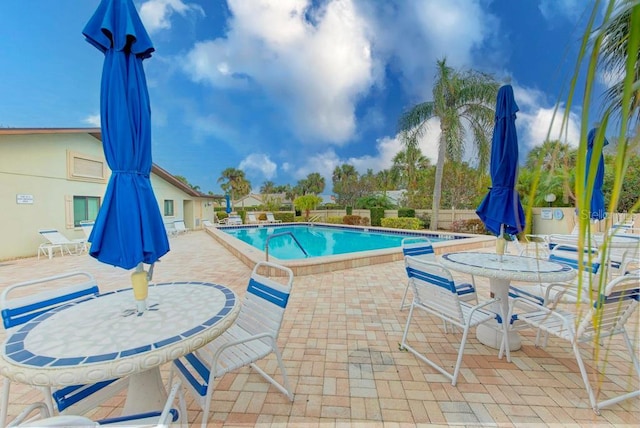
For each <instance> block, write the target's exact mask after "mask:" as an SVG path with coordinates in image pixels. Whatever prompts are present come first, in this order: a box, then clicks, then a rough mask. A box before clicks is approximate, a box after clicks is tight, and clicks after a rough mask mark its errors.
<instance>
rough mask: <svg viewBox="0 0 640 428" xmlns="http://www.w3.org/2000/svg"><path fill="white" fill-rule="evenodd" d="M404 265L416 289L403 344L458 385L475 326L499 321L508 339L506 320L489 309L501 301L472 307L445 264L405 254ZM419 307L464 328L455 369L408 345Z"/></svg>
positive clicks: (453, 383) (413, 288)
mask: <svg viewBox="0 0 640 428" xmlns="http://www.w3.org/2000/svg"><path fill="white" fill-rule="evenodd" d="M405 264H406V266H407V274H408V275H409V283H410V284H411V288H412V290H413V301H412V302H411V307H410V309H409V316H408V318H407V323H406V325H405V328H404V333H403V335H402V342H401V344H400V346H401V348H403V349H407V350H408V351H409V352H411V353H412V354H414V355H415V356H416V357H418V358H419V359H421V360H422V361H424V362H425V363H427V364H429V365H430V366H431V367H433V368H434V369H436V370H438V371H439V372H440V373H442V374H443V375H445V376H446V377H447V378H449V379H450V380H451V385H453V386H455V385H456V383H457V381H458V375H459V373H460V366H461V364H462V355H463V354H464V348H465V345H466V343H467V336H468V335H469V330H470V329H471V328H472V327H475V326H477V325H479V324H482V323H485V322H489V321H493V320H497V321H498V323H499V324H501V325H503V326H504V333H505V334H503V336H504V337H505V340H506V338H507V335H506V325H505V324H506V323H503V322H502V317H501V316H500V315H499V314H496V313H495V312H492V311H490V310H488V309H486V307H487V306H488V305H490V304H492V303H495V302H498V301H499V300H500V299H498V298H495V299H491V300H486V301H484V302H481V303H479V304H477V305H475V306H472V305H471V304H469V303H467V302H464V301H462V300H461V299H460V296H459V295H458V292H457V290H456V287H455V283H454V282H453V277H452V276H451V273H450V272H449V270H448V269H446V268H445V267H444V266H441V265H439V264H437V263H434V262H430V261H426V260H421V259H418V258H417V257H413V256H407V257H405ZM416 309H419V310H423V311H425V312H427V313H429V314H431V315H434V316H436V317H439V318H441V319H442V320H444V321H445V322H447V323H451V324H453V325H455V326H457V327H459V328H461V329H462V339H461V341H460V348H459V350H458V357H457V360H456V364H455V367H454V369H453V372H448V371H447V370H445V368H444V367H442V366H440V365H438V364H437V363H435V362H434V361H433V360H431V359H429V358H427V356H426V355H424V354H422V353H421V352H420V351H419V350H417V349H415V348H413V347H412V346H410V345H408V344H407V337H408V333H409V330H410V326H411V321H412V319H413V315H414V310H416ZM418 346H419V345H418ZM507 349H508V344H507Z"/></svg>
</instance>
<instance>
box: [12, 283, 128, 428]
mask: <svg viewBox="0 0 640 428" xmlns="http://www.w3.org/2000/svg"><path fill="white" fill-rule="evenodd" d="M98 293H99V289H98V285H97V283H96V281H95V279H94V278H93V276H91V275H90V274H88V273H86V272H72V273H67V274H63V275H57V276H51V277H47V278H40V279H35V280H31V281H26V282H21V283H18V284H13V285H10V286H9V287H7V288H5V290H4V291H3V292H2V294H1V295H0V311H1V313H2V322H3V325H4V328H5V329H7V333H8V336H9V335H11V334H12V333H13V332H14V330H17V329H19V328H20V326H22V325H23V324H24V323H26V322H28V321H30V320H31V319H33V318H35V317H37V316H39V315H41V314H43V313H45V312H48V311H50V310H52V309H55V308H57V307H59V306H62V305H66V304H69V303H73V302H76V301H79V300H84V299H90V298H92V297H93V296H95V295H97V294H98ZM127 385H128V380H127V379H116V380H111V381H105V382H100V383H96V384H93V385H74V386H67V387H62V388H59V389H57V390H55V391H53V390H52V389H51V388H49V387H41V388H40V390H41V392H42V394H43V397H44V402H45V404H46V407H47V408H48V410H49V414H53V408H54V403H55V405H56V408H57V410H58V411H59V412H69V413H73V414H83V413H86V412H87V411H89V410H91V409H93V408H94V407H96V406H98V405H99V404H101V403H102V402H104V401H105V400H107V399H108V398H111V397H112V396H113V395H116V394H117V393H118V392H120V391H121V390H122V389H124V388H125V387H126V386H127ZM10 387H11V381H10V379H9V378H4V381H3V387H2V395H1V398H0V399H1V400H2V401H1V402H0V426H2V425H4V423H5V419H6V417H7V409H8V405H9V392H10ZM87 388H94V391H91V390H90V389H87Z"/></svg>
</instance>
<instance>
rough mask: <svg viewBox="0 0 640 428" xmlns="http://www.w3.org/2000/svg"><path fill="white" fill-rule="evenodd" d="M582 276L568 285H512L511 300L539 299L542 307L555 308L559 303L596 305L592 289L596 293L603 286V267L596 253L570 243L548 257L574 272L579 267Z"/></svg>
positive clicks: (556, 248) (566, 283) (562, 245)
mask: <svg viewBox="0 0 640 428" xmlns="http://www.w3.org/2000/svg"><path fill="white" fill-rule="evenodd" d="M581 257H582V260H583V261H582V263H583V267H582V271H581V275H579V276H577V277H576V278H574V279H573V280H571V281H568V282H554V283H538V284H535V285H511V286H510V287H509V297H511V298H515V297H526V298H528V299H533V300H536V301H537V302H538V303H539V304H540V305H542V306H555V305H556V304H558V303H577V302H578V301H580V302H582V303H587V304H590V303H592V302H593V296H592V288H593V289H595V290H597V289H598V284H599V283H600V266H601V264H600V263H599V262H598V258H597V250H594V249H591V250H583V251H582V254H580V252H579V250H578V247H577V246H575V245H569V244H558V245H556V246H555V247H554V248H553V249H552V250H551V252H550V254H549V258H548V260H549V261H554V262H558V263H562V264H566V265H569V266H570V267H571V268H573V269H575V270H579V268H580V258H581Z"/></svg>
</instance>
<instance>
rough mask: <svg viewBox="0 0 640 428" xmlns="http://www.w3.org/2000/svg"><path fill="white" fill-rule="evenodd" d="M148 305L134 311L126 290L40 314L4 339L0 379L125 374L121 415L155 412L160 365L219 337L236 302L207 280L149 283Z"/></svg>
mask: <svg viewBox="0 0 640 428" xmlns="http://www.w3.org/2000/svg"><path fill="white" fill-rule="evenodd" d="M147 304H148V308H149V309H148V310H147V311H145V312H143V313H136V310H135V307H136V306H135V300H134V298H133V292H132V290H131V289H130V288H128V289H123V290H118V291H115V292H108V293H104V294H101V295H99V296H97V297H94V298H89V299H87V300H85V301H82V302H79V303H76V304H69V305H66V306H62V307H60V308H59V309H55V310H52V311H50V312H47V313H45V314H43V315H40V316H38V317H36V318H34V319H33V320H31V321H29V322H27V323H25V324H24V325H23V326H22V327H21V328H19V329H18V330H17V331H14V332H13V333H12V335H11V336H9V337H8V338H7V340H6V341H5V344H4V346H3V347H2V352H1V353H0V374H2V375H3V376H7V377H9V378H10V379H12V380H13V381H16V382H21V383H27V384H31V385H37V386H52V387H61V386H68V385H76V384H86V383H95V382H99V381H104V380H109V379H114V378H122V377H125V376H129V389H128V392H127V399H126V402H125V405H124V409H123V412H122V414H123V415H127V414H132V413H140V412H146V411H150V410H157V409H160V408H162V407H163V405H164V403H165V401H166V391H165V388H164V385H163V383H162V379H161V377H160V365H162V364H164V363H166V362H169V361H173V360H174V359H176V358H178V357H180V356H183V355H186V354H188V353H190V352H192V351H194V350H196V349H198V348H200V347H202V346H203V345H205V344H207V343H208V342H210V341H211V340H213V339H215V338H216V337H218V336H219V335H220V334H221V333H222V332H224V331H225V330H226V329H227V328H229V327H230V326H231V324H232V323H233V321H234V320H235V318H236V317H237V315H238V312H239V304H238V299H237V297H236V295H235V293H234V292H233V291H232V290H230V289H229V288H227V287H225V286H222V285H217V284H211V283H205V282H171V283H161V284H155V285H150V286H149V295H148V298H147Z"/></svg>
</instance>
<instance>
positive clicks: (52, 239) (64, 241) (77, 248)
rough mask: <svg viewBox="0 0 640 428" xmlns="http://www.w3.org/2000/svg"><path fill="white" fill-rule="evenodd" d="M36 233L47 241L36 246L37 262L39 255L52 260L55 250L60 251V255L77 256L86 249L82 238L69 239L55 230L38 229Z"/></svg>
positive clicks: (85, 241) (84, 240)
mask: <svg viewBox="0 0 640 428" xmlns="http://www.w3.org/2000/svg"><path fill="white" fill-rule="evenodd" d="M38 233H39V234H40V235H41V236H42V237H43V238H44V239H46V240H47V242H45V243H42V244H40V246H38V260H40V255H41V254H42V255H46V256H48V257H49V258H52V257H53V252H54V251H55V250H56V249H59V250H60V255H64V253H65V252H66V253H67V254H70V255H71V254H79V253H81V252H82V251H84V250H85V249H86V243H87V240H86V239H84V238H79V239H69V238H67V237H66V236H64V235H63V234H62V233H60V232H58V230H57V229H40V230H38Z"/></svg>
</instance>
